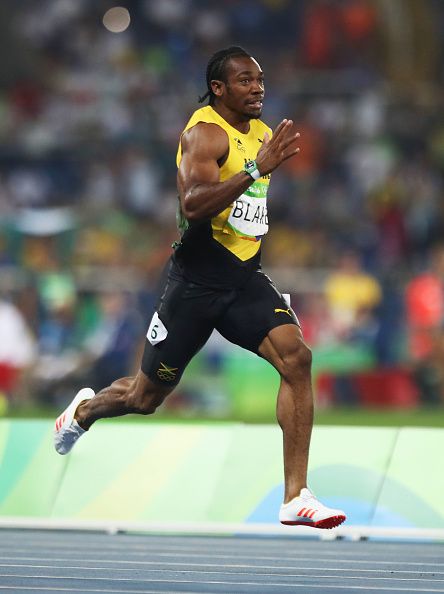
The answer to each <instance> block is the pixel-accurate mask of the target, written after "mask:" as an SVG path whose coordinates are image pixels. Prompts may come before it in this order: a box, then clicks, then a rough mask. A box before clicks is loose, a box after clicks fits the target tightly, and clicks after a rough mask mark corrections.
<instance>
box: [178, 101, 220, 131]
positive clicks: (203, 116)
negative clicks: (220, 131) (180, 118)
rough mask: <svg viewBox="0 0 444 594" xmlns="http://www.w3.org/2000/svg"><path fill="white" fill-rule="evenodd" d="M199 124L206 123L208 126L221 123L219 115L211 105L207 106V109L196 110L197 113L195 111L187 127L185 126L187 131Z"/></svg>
mask: <svg viewBox="0 0 444 594" xmlns="http://www.w3.org/2000/svg"><path fill="white" fill-rule="evenodd" d="M199 122H204V123H207V124H217V123H219V117H218V114H217V113H216V112H215V111H214V109H213V108H212V107H211V105H206V106H205V107H200V108H199V109H196V111H194V112H193V113H192V114H191V117H190V119H189V120H188V123H187V125H186V126H185V130H186V129H187V128H191V127H192V126H195V125H196V124H197V123H199Z"/></svg>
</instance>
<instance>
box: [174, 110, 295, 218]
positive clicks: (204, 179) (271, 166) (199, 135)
mask: <svg viewBox="0 0 444 594" xmlns="http://www.w3.org/2000/svg"><path fill="white" fill-rule="evenodd" d="M292 126H293V122H292V120H286V119H285V120H282V122H281V123H280V124H279V125H278V126H277V128H276V130H275V131H274V132H273V137H272V138H271V139H270V138H269V136H268V135H267V134H266V135H265V137H264V141H263V143H262V146H261V148H260V150H259V152H258V154H257V157H256V163H257V166H258V169H259V171H260V173H261V174H262V175H266V174H268V173H271V172H272V171H274V170H275V169H276V168H277V167H279V165H280V164H281V163H283V162H284V161H286V160H287V159H289V158H290V157H292V156H294V155H295V154H296V153H297V152H299V148H297V147H296V146H295V144H294V143H295V142H296V140H297V138H298V137H299V133H298V132H296V133H292V130H291V129H292ZM181 142H182V160H181V162H180V166H179V171H178V174H177V186H178V190H179V196H180V203H181V206H182V212H183V214H184V216H185V217H186V218H187V219H188V220H189V221H199V220H202V219H207V218H210V217H213V216H215V215H217V214H218V213H220V212H222V211H223V210H224V209H225V208H227V206H229V205H230V204H231V203H232V202H234V200H236V198H238V197H239V196H240V195H241V194H242V193H243V192H245V190H246V189H247V188H248V187H249V186H251V184H252V183H253V179H252V178H251V177H250V176H249V175H247V174H246V173H245V172H244V171H240V172H239V173H236V174H235V175H233V177H230V178H229V179H227V180H225V181H223V182H221V181H220V177H219V163H221V162H223V161H224V160H225V159H226V158H227V156H228V151H229V141H228V136H227V134H226V132H225V131H224V130H222V128H220V127H219V126H217V125H216V124H206V123H203V122H201V123H200V124H197V125H196V126H194V127H193V128H191V129H190V130H187V131H186V132H185V133H184V134H183V136H182V140H181Z"/></svg>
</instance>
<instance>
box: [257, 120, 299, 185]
mask: <svg viewBox="0 0 444 594" xmlns="http://www.w3.org/2000/svg"><path fill="white" fill-rule="evenodd" d="M292 128H293V120H287V119H285V120H282V122H281V123H280V124H279V125H278V126H277V127H276V129H275V131H274V132H273V136H272V138H270V137H269V136H268V134H267V133H265V136H264V140H263V143H262V146H261V148H260V149H259V152H258V154H257V157H256V165H257V168H258V169H259V172H260V174H261V175H267V174H268V173H271V172H272V171H274V170H275V169H276V168H277V167H279V165H280V164H281V163H283V162H284V161H286V160H287V159H289V158H290V157H293V156H294V155H296V154H297V153H298V152H299V150H300V149H299V147H298V146H295V143H296V141H297V139H298V138H299V136H300V134H299V132H293V129H292Z"/></svg>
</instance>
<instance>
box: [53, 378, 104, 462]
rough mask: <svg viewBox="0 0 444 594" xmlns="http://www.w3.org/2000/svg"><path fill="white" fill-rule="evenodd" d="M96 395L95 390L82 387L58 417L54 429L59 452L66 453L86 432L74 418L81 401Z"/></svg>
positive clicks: (55, 444) (56, 446)
mask: <svg viewBox="0 0 444 594" xmlns="http://www.w3.org/2000/svg"><path fill="white" fill-rule="evenodd" d="M94 396H95V394H94V390H92V389H91V388H82V390H80V392H78V393H77V395H76V396H75V398H74V400H73V401H72V402H71V404H70V405H69V406H68V407H67V408H66V409H65V410H64V411H63V412H62V414H61V415H60V416H59V417H58V418H57V420H56V422H55V429H54V447H55V449H56V451H57V452H58V453H59V454H62V455H64V454H67V453H68V452H70V451H71V450H72V447H73V446H74V444H75V443H76V441H77V440H78V439H79V437H81V436H82V435H83V434H84V433H86V431H85V429H82V428H81V427H80V425H79V424H78V423H77V421H76V420H75V419H74V415H75V412H76V410H77V408H78V406H79V404H80V403H81V402H84V401H85V400H90V399H91V398H93V397H94Z"/></svg>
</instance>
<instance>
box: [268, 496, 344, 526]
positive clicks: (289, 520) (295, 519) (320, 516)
mask: <svg viewBox="0 0 444 594" xmlns="http://www.w3.org/2000/svg"><path fill="white" fill-rule="evenodd" d="M345 520H346V515H345V514H344V512H343V511H342V510H340V509H332V508H331V507H326V506H325V505H323V504H322V503H321V502H320V501H318V500H317V499H316V497H315V496H314V495H313V493H312V492H311V491H310V490H309V489H301V493H300V495H299V497H295V498H294V499H292V500H291V501H289V502H288V503H283V504H282V505H281V509H280V511H279V521H280V522H281V524H288V525H290V526H311V527H312V528H336V526H339V524H342V522H345Z"/></svg>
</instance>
